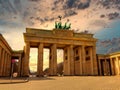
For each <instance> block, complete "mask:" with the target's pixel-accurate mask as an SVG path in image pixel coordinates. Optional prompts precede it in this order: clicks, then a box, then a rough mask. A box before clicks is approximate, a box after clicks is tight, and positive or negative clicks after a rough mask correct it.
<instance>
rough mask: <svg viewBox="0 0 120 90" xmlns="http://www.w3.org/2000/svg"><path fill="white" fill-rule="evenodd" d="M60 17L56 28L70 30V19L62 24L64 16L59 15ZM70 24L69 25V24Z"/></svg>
mask: <svg viewBox="0 0 120 90" xmlns="http://www.w3.org/2000/svg"><path fill="white" fill-rule="evenodd" d="M58 18H59V20H60V21H59V22H57V21H56V22H55V29H65V30H69V29H70V28H71V23H69V24H68V22H69V19H68V20H67V22H66V23H65V25H64V26H62V23H61V18H62V16H58ZM67 24H68V25H67Z"/></svg>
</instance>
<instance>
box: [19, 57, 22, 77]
mask: <svg viewBox="0 0 120 90" xmlns="http://www.w3.org/2000/svg"><path fill="white" fill-rule="evenodd" d="M21 58H22V57H21V55H20V56H19V59H18V76H21Z"/></svg>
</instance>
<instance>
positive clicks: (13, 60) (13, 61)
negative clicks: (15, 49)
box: [10, 59, 15, 82]
mask: <svg viewBox="0 0 120 90" xmlns="http://www.w3.org/2000/svg"><path fill="white" fill-rule="evenodd" d="M11 62H12V69H11V76H10V80H11V82H12V78H13V75H12V74H13V68H14V63H15V59H12V61H11Z"/></svg>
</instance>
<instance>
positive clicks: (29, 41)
mask: <svg viewBox="0 0 120 90" xmlns="http://www.w3.org/2000/svg"><path fill="white" fill-rule="evenodd" d="M24 41H25V44H26V45H25V48H24V51H25V57H24V60H23V66H22V67H23V76H26V75H29V54H30V48H31V47H36V48H38V65H37V67H38V68H37V75H38V76H41V75H43V53H44V52H43V49H44V48H49V50H50V52H49V53H50V57H49V75H57V49H63V51H64V62H63V63H64V66H63V71H64V75H98V71H97V61H96V41H97V40H96V39H95V38H93V34H86V33H75V32H74V31H72V30H55V29H54V30H41V29H33V28H27V29H26V33H24Z"/></svg>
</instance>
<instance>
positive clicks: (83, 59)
mask: <svg viewBox="0 0 120 90" xmlns="http://www.w3.org/2000/svg"><path fill="white" fill-rule="evenodd" d="M81 48H82V49H81V50H82V52H81V54H82V55H81V56H82V57H81V58H82V59H81V61H82V68H83V71H82V73H83V75H85V73H86V67H85V63H86V60H85V57H86V55H85V46H81Z"/></svg>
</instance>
